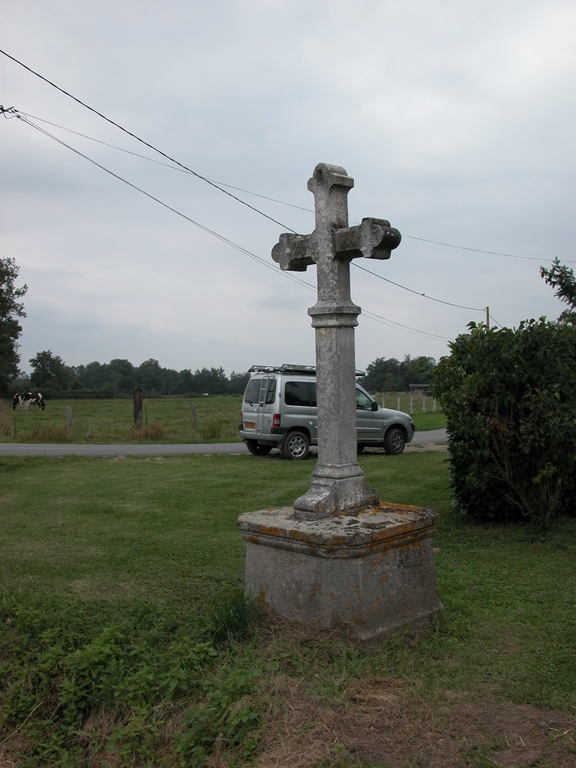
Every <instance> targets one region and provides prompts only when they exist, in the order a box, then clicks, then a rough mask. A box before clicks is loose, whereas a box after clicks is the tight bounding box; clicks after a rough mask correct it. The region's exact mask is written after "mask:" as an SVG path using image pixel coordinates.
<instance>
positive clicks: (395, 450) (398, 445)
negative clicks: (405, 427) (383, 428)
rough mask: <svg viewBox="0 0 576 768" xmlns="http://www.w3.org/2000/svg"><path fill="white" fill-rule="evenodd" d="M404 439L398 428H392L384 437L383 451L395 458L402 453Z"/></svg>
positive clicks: (404, 443)
mask: <svg viewBox="0 0 576 768" xmlns="http://www.w3.org/2000/svg"><path fill="white" fill-rule="evenodd" d="M405 445H406V438H405V437H404V432H402V430H401V429H399V428H398V427H392V429H389V430H388V432H386V435H385V436H384V450H385V451H386V453H387V454H389V455H390V456H397V455H398V454H399V453H402V452H403V451H404V446H405Z"/></svg>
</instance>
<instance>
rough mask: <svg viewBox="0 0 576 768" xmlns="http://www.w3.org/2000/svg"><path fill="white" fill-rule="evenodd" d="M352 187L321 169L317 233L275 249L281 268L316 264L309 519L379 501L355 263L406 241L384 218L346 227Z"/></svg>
mask: <svg viewBox="0 0 576 768" xmlns="http://www.w3.org/2000/svg"><path fill="white" fill-rule="evenodd" d="M353 186H354V179H352V178H351V177H350V176H348V174H347V173H346V171H345V170H344V168H341V167H340V166H337V165H326V164H325V163H320V164H319V165H317V166H316V168H315V169H314V174H313V176H312V178H311V179H310V180H309V181H308V189H309V190H310V191H311V192H312V193H313V195H314V203H315V206H314V207H315V217H316V226H315V229H314V232H312V234H310V235H293V234H282V235H280V239H279V242H278V243H277V244H276V245H275V246H274V248H273V250H272V258H273V259H274V261H276V262H278V263H279V264H280V268H281V269H283V270H288V271H293V272H303V271H305V270H306V269H307V268H308V267H309V266H311V265H313V264H316V267H317V286H318V299H317V302H316V304H315V305H314V306H313V307H310V309H309V310H308V314H309V315H310V316H311V317H312V326H313V328H314V329H315V334H316V376H317V404H318V464H317V465H316V468H315V469H314V472H313V473H312V482H311V485H310V489H309V490H308V491H307V493H305V494H304V495H303V496H301V497H300V498H299V499H297V500H296V501H295V502H294V508H295V516H296V517H297V518H299V519H304V520H314V519H320V518H323V517H329V516H332V515H336V514H355V513H358V512H359V511H361V510H362V509H365V508H366V507H369V506H372V505H374V504H377V503H378V496H377V494H376V492H375V491H373V490H372V489H370V488H367V487H366V485H365V483H364V474H363V472H362V470H361V468H360V466H359V464H358V462H357V460H356V454H357V440H356V396H355V389H356V377H355V359H354V357H355V355H354V328H355V327H356V326H357V325H358V320H357V317H358V315H359V314H360V312H361V309H360V307H358V306H356V304H354V303H353V302H352V298H351V296H350V262H351V261H352V259H355V258H359V257H364V258H370V259H389V258H390V254H391V251H392V250H393V249H394V248H397V247H398V245H399V244H400V239H401V236H400V233H399V232H398V230H397V229H393V228H392V227H391V226H390V222H389V221H386V220H384V219H370V218H368V219H362V223H361V224H360V225H358V226H355V227H349V226H348V192H349V191H350V189H352V187H353Z"/></svg>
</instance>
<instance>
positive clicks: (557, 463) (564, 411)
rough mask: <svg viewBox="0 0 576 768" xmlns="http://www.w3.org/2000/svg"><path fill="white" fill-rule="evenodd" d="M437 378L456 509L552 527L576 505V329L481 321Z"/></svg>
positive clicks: (457, 344) (472, 326) (446, 360)
mask: <svg viewBox="0 0 576 768" xmlns="http://www.w3.org/2000/svg"><path fill="white" fill-rule="evenodd" d="M469 328H470V331H471V332H470V334H467V335H462V336H459V337H458V338H457V339H456V341H454V342H453V343H452V344H451V345H450V347H451V352H452V354H451V355H450V356H449V357H445V358H442V359H441V361H440V363H439V365H438V366H437V368H436V370H435V372H434V378H433V392H434V394H435V396H436V397H439V398H440V400H441V402H442V406H443V408H444V411H445V413H446V417H447V424H448V432H449V436H450V444H449V462H450V472H451V481H452V492H453V498H454V503H455V504H456V506H457V507H458V508H459V509H460V510H462V511H463V512H464V513H466V514H469V515H471V516H473V517H478V518H491V519H498V520H503V519H510V518H514V517H518V516H520V515H524V516H528V517H530V518H532V519H535V520H537V521H538V522H539V523H540V525H547V524H548V523H549V521H550V519H551V517H552V516H553V515H554V514H557V513H559V512H561V511H566V510H568V509H570V508H571V509H572V510H573V508H574V480H573V474H574V469H575V453H576V398H575V393H576V327H574V326H572V325H568V324H563V323H550V322H547V321H546V320H545V319H544V318H542V319H540V320H539V321H535V320H530V321H526V322H523V323H522V324H521V325H520V327H519V328H518V329H511V328H502V329H500V330H495V329H491V330H489V329H487V328H486V327H485V326H484V325H478V326H477V325H476V324H474V323H471V324H470V326H469Z"/></svg>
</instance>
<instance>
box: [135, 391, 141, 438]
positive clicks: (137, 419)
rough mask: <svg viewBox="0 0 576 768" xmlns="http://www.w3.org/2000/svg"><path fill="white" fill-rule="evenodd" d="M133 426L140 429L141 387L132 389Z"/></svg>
mask: <svg viewBox="0 0 576 768" xmlns="http://www.w3.org/2000/svg"><path fill="white" fill-rule="evenodd" d="M134 426H135V427H136V429H142V387H134Z"/></svg>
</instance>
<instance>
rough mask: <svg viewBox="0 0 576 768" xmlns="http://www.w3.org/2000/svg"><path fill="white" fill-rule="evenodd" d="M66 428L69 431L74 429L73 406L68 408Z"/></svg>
mask: <svg viewBox="0 0 576 768" xmlns="http://www.w3.org/2000/svg"><path fill="white" fill-rule="evenodd" d="M66 426H67V427H68V429H72V406H71V405H67V406H66Z"/></svg>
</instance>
